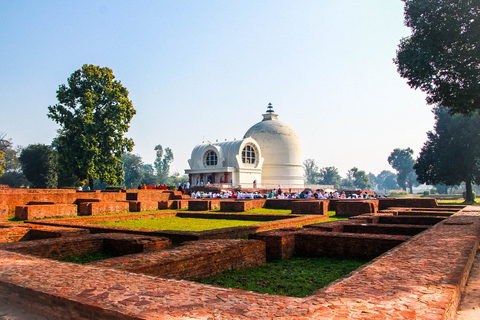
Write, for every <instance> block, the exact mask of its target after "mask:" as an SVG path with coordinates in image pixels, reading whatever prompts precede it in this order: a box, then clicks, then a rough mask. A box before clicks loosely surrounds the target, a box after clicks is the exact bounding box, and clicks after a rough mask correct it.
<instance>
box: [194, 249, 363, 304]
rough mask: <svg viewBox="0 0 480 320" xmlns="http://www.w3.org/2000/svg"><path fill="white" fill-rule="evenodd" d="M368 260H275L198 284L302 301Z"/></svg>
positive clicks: (226, 273) (223, 274) (227, 272)
mask: <svg viewBox="0 0 480 320" xmlns="http://www.w3.org/2000/svg"><path fill="white" fill-rule="evenodd" d="M366 262H368V261H365V260H352V259H348V260H341V259H336V258H298V257H293V258H290V259H288V260H276V261H273V262H269V263H267V264H265V265H262V266H258V267H253V268H249V269H244V270H227V271H224V272H223V273H222V274H219V275H216V276H212V277H208V278H203V279H200V280H199V281H198V282H200V283H204V284H211V285H217V286H222V287H227V288H236V289H242V290H250V291H255V292H260V293H268V294H276V295H283V296H289V297H299V298H303V297H306V296H308V295H311V294H312V293H313V292H315V291H316V290H318V289H320V288H322V287H324V286H326V285H328V284H329V283H331V282H333V281H335V280H337V279H339V278H341V277H343V276H344V275H346V274H348V273H349V272H352V271H353V270H355V269H357V268H358V267H360V266H361V265H363V264H365V263H366Z"/></svg>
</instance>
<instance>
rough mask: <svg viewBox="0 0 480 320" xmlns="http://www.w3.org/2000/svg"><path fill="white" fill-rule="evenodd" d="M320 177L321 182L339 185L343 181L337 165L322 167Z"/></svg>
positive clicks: (319, 181)
mask: <svg viewBox="0 0 480 320" xmlns="http://www.w3.org/2000/svg"><path fill="white" fill-rule="evenodd" d="M318 177H319V180H318V183H319V184H326V185H334V186H337V187H338V186H340V183H341V181H342V177H341V176H340V174H339V173H338V169H337V168H336V167H323V168H321V169H320V172H319V174H318Z"/></svg>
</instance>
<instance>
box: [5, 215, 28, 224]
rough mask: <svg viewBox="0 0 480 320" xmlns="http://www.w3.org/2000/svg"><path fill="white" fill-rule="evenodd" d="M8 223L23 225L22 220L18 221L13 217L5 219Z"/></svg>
mask: <svg viewBox="0 0 480 320" xmlns="http://www.w3.org/2000/svg"><path fill="white" fill-rule="evenodd" d="M7 221H8V222H15V223H24V221H23V220H18V219H17V218H16V217H15V216H10V217H8V219H7Z"/></svg>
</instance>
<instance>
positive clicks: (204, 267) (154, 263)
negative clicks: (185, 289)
mask: <svg viewBox="0 0 480 320" xmlns="http://www.w3.org/2000/svg"><path fill="white" fill-rule="evenodd" d="M265 262H266V260H265V243H264V242H262V241H255V240H203V241H193V242H185V243H184V244H183V245H181V246H179V247H175V248H173V249H170V250H162V251H158V252H151V253H148V254H136V255H129V256H123V257H119V258H112V259H107V260H102V261H96V262H92V263H90V265H92V266H96V267H100V268H112V269H115V270H124V271H128V272H134V273H141V274H146V275H151V276H155V277H161V278H168V279H190V280H192V279H199V278H204V277H208V276H212V275H216V274H219V273H222V272H223V271H224V270H229V269H245V268H250V267H254V266H257V265H262V264H265Z"/></svg>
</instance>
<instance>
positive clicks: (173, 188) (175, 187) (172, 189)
mask: <svg viewBox="0 0 480 320" xmlns="http://www.w3.org/2000/svg"><path fill="white" fill-rule="evenodd" d="M167 190H171V191H176V190H177V186H176V185H168V186H167Z"/></svg>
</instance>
